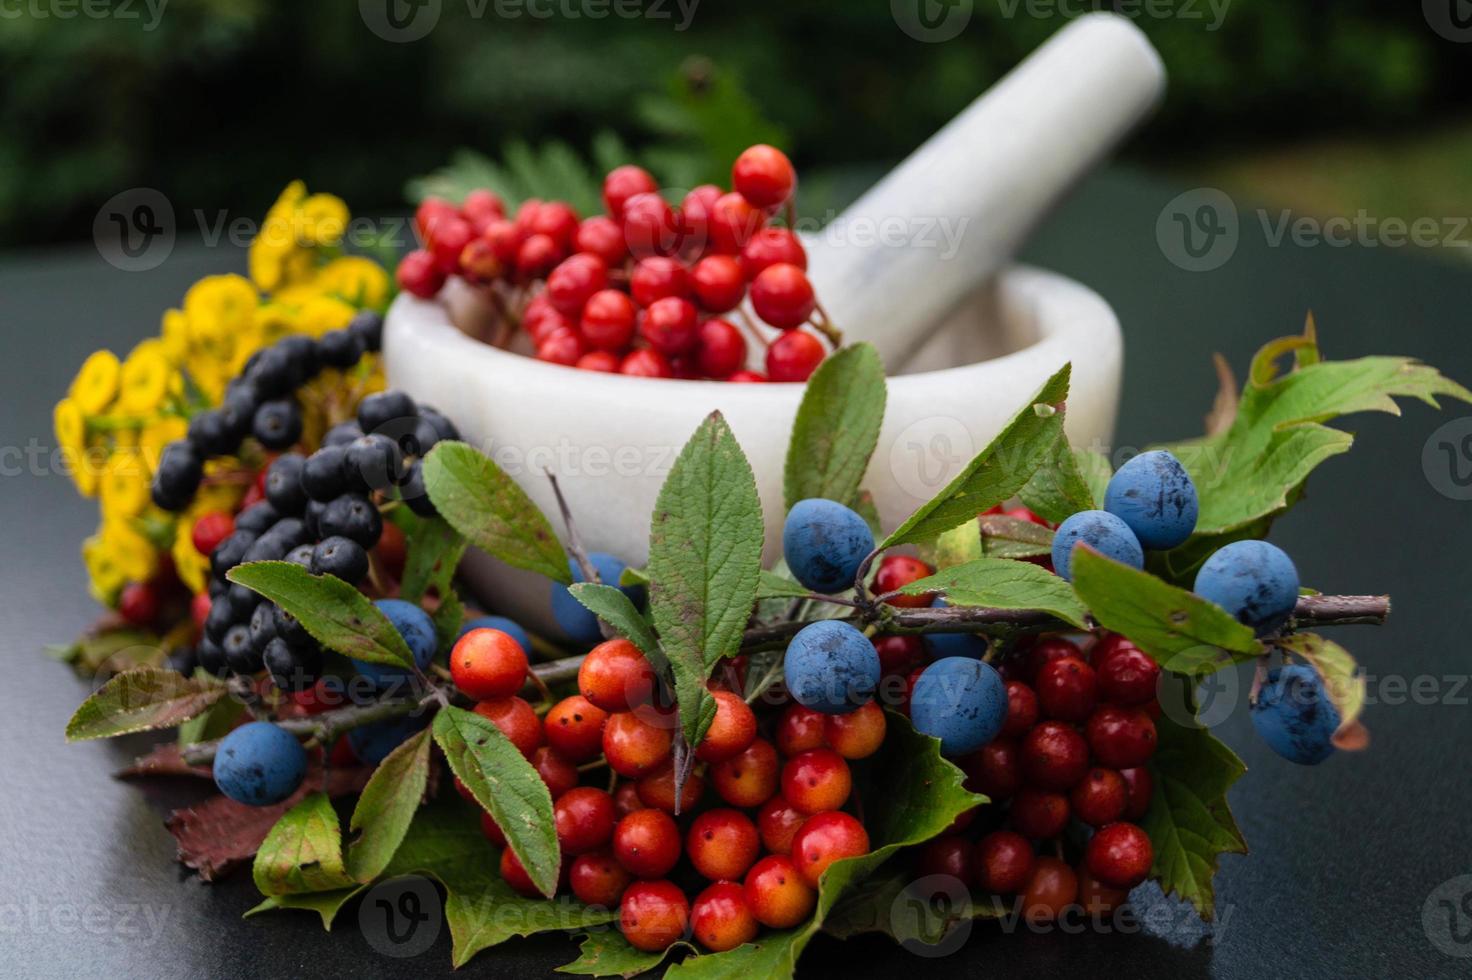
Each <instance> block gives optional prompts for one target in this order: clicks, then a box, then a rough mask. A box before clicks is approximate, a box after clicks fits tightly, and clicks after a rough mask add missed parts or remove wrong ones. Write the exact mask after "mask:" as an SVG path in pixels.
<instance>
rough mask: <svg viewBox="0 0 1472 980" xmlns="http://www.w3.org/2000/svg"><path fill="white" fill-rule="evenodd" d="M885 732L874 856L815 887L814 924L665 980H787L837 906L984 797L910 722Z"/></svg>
mask: <svg viewBox="0 0 1472 980" xmlns="http://www.w3.org/2000/svg"><path fill="white" fill-rule="evenodd" d="M887 719H888V723H889V733H888V736H887V737H886V738H885V740H884V746H883V747H882V748H881V749H880V750H879V752H878V754H876V755H875V756H874V757H873V762H872V765H871V769H870V772H871V775H872V783H873V788H872V791H871V792H869V793H867V794H865V795H864V797H863V799H864V817H865V828H866V829H867V830H868V831H869V837H870V843H871V844H873V845H874V850H873V851H871V852H869V853H868V854H865V855H862V856H860V857H854V858H846V859H844V860H842V861H835V862H834V863H833V864H832V865H831V866H830V867H829V868H828V870H827V871H825V872H823V877H822V878H821V879H820V880H819V883H818V907H817V909H816V910H815V911H814V913H813V917H812V919H810V920H808V922H807V923H806V924H804V925H802V926H798V927H797V928H795V929H789V930H786V931H784V932H774V933H766V934H764V935H763V936H762V937H761V939H760V940H758V941H757V942H755V943H748V944H746V945H744V946H739V947H737V948H736V949H733V950H730V951H728V952H725V953H713V954H707V955H704V956H692V957H689V958H688V959H686V960H685V961H684V962H683V963H680V964H678V965H676V966H672V967H670V969H669V970H668V972H666V973H665V976H666V977H667V978H681V980H690V978H695V980H713V978H731V980H749V978H751V977H762V978H777V977H791V976H792V974H793V971H794V970H795V969H796V967H797V960H798V957H799V956H801V955H802V951H803V948H804V947H806V946H807V944H808V942H809V941H810V940H811V939H812V938H813V936H815V935H816V934H817V933H818V931H819V930H821V929H822V928H823V924H824V922H825V921H826V920H827V917H828V915H829V914H830V913H832V912H833V910H834V909H835V907H836V906H837V905H838V902H839V900H840V899H841V898H842V897H843V896H844V894H845V893H846V892H847V891H848V890H849V889H850V888H852V887H853V886H854V885H856V884H857V883H859V882H860V881H862V880H864V879H865V878H866V877H867V876H868V875H870V874H871V873H873V872H874V870H875V869H877V868H879V867H880V866H881V865H883V864H884V863H885V862H886V861H888V860H889V859H890V857H892V856H893V855H894V854H895V853H896V852H897V851H899V850H900V849H901V848H903V847H909V846H913V845H915V844H920V843H924V842H925V841H927V840H930V839H931V838H932V837H936V836H938V835H940V834H942V833H944V832H945V831H946V829H947V828H948V827H950V825H951V823H952V822H954V821H955V819H956V817H957V816H959V815H960V814H962V813H964V812H966V811H967V810H969V809H971V808H972V807H973V806H976V805H977V804H979V803H984V802H986V797H984V796H979V795H977V794H975V793H971V792H968V791H967V790H966V788H965V786H964V785H963V784H964V781H965V777H964V775H963V774H962V772H961V770H959V769H957V768H956V767H955V766H954V765H953V764H952V763H950V762H949V761H947V760H946V759H944V758H942V757H941V754H940V741H939V739H935V738H932V737H930V736H928V735H921V734H920V733H918V732H916V731H915V729H914V728H913V727H911V725H910V723H909V720H908V719H906V718H904V717H903V716H901V715H899V714H896V713H894V712H890V713H889V714H888V715H887Z"/></svg>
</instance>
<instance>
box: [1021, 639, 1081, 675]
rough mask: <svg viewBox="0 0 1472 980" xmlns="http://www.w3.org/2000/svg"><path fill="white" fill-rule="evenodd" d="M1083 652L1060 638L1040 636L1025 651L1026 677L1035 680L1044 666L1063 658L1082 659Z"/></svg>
mask: <svg viewBox="0 0 1472 980" xmlns="http://www.w3.org/2000/svg"><path fill="white" fill-rule="evenodd" d="M1082 656H1083V652H1082V651H1081V650H1079V648H1078V647H1077V646H1075V645H1074V644H1072V643H1070V642H1069V641H1067V640H1065V639H1064V638H1063V637H1061V636H1041V637H1038V639H1037V640H1035V641H1034V642H1033V645H1032V647H1031V648H1030V649H1029V650H1028V651H1027V677H1028V678H1029V679H1033V678H1036V677H1037V676H1038V671H1040V670H1042V669H1043V667H1044V665H1046V664H1048V663H1051V662H1052V661H1054V660H1061V659H1063V658H1064V657H1082Z"/></svg>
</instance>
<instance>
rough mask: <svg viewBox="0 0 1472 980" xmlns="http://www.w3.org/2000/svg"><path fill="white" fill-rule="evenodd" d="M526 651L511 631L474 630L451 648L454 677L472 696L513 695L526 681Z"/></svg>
mask: <svg viewBox="0 0 1472 980" xmlns="http://www.w3.org/2000/svg"><path fill="white" fill-rule="evenodd" d="M526 672H527V662H526V651H524V650H522V648H521V644H520V643H518V642H516V640H515V639H514V638H512V636H511V634H509V633H503V632H501V631H500V630H495V629H474V630H471V631H470V632H469V633H466V634H465V635H464V636H462V637H460V639H459V640H457V641H456V642H455V646H454V648H453V649H452V650H451V651H450V676H451V677H452V678H453V679H454V681H455V686H456V687H458V688H459V689H460V692H461V693H462V694H464V695H465V696H466V697H468V698H474V699H475V700H477V701H487V700H490V699H492V698H509V697H511V695H513V694H515V693H516V692H517V691H519V690H521V687H522V685H523V684H525V683H526Z"/></svg>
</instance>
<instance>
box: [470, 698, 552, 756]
mask: <svg viewBox="0 0 1472 980" xmlns="http://www.w3.org/2000/svg"><path fill="white" fill-rule="evenodd" d="M475 713H476V714H478V715H480V716H481V717H482V718H484V719H486V720H487V721H489V722H490V723H491V724H493V725H495V726H496V727H497V728H499V729H501V734H503V735H505V736H506V737H507V738H508V739H510V740H511V744H512V745H514V746H516V748H517V749H518V750H519V751H520V752H521V754H522V755H524V756H526V757H527V758H528V759H530V758H531V755H532V753H533V752H535V751H536V750H537V746H539V745H541V744H542V720H541V719H540V718H538V717H537V713H536V712H535V711H534V710H532V706H531V705H529V704H527V703H526V702H525V701H523V700H522V699H521V698H515V697H512V698H496V699H495V700H492V701H481V702H480V703H479V704H477V705H476V706H475Z"/></svg>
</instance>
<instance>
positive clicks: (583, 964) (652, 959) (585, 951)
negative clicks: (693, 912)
mask: <svg viewBox="0 0 1472 980" xmlns="http://www.w3.org/2000/svg"><path fill="white" fill-rule="evenodd" d="M693 948H694V947H692V946H690V945H689V944H688V943H684V942H674V943H671V944H670V946H669V948H667V949H662V950H659V951H657V952H653V953H649V952H645V951H644V950H642V949H635V948H634V947H633V946H631V945H629V941H628V940H627V939H625V938H624V936H623V933H621V932H619V931H617V930H615V929H605V930H603V931H601V932H590V933H588V934H587V935H586V936H584V937H583V942H582V945H581V946H580V947H579V949H580V952H579V954H578V958H577V959H575V960H573V961H572V962H571V963H567V964H565V965H563V966H559V967H558V968H557V972H558V973H571V974H573V975H574V976H580V977H626V978H627V977H637V976H638V975H639V974H641V973H648V972H649V971H650V970H652V969H654V968H655V967H657V966H659V965H660V964H661V963H663V962H664V961H665V960H666V959H667V958H668V957H669V956H670V955H672V954H673V953H676V952H681V951H684V952H688V951H690V950H691V949H693Z"/></svg>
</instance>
